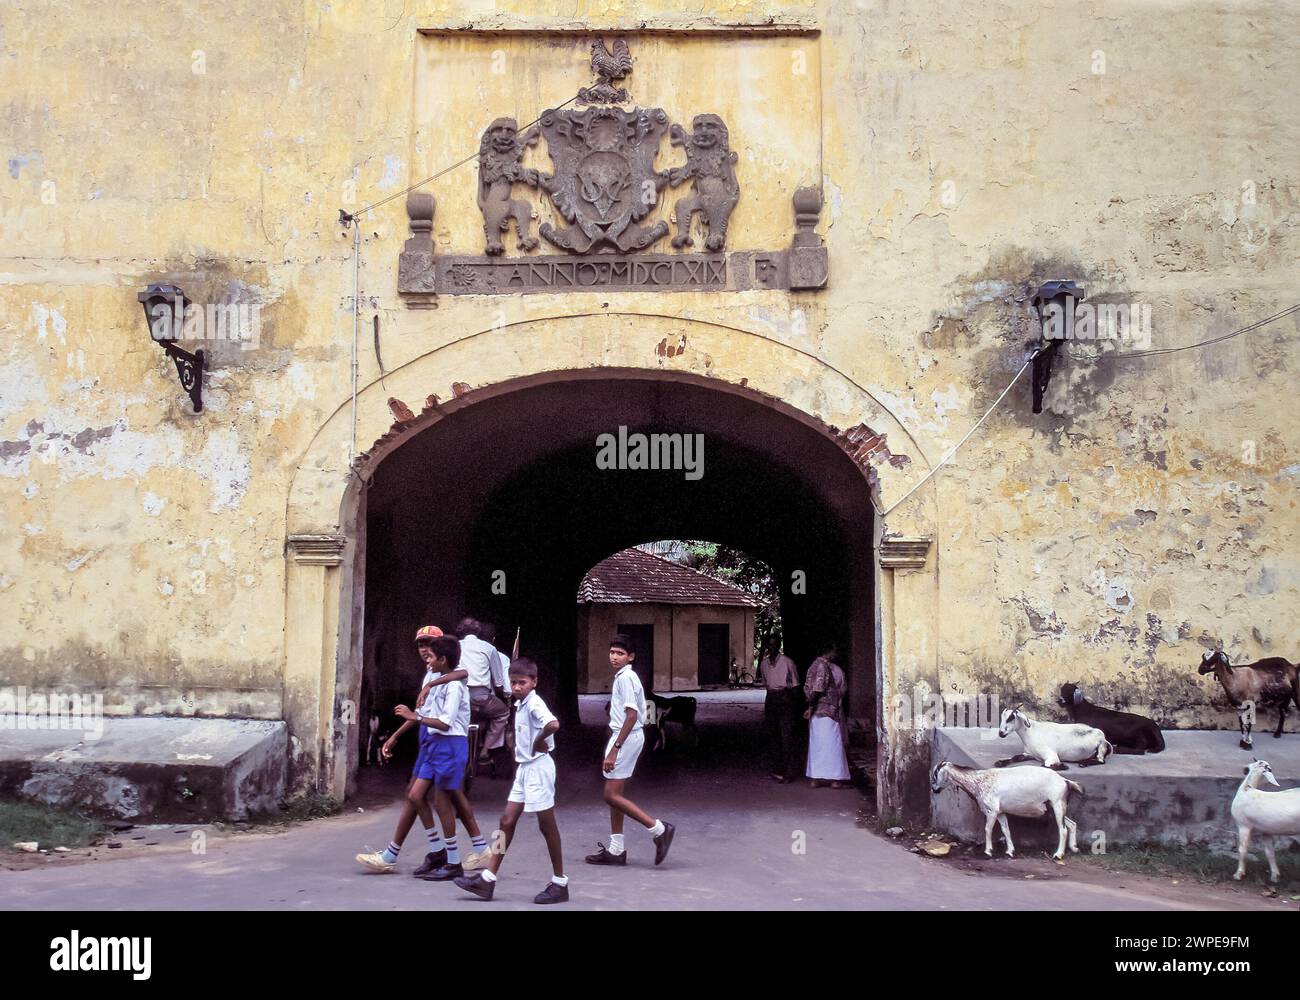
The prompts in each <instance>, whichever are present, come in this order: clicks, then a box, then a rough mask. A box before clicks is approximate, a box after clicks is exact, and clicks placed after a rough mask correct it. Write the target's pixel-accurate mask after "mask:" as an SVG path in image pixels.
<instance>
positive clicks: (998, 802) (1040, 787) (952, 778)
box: [930, 760, 1083, 861]
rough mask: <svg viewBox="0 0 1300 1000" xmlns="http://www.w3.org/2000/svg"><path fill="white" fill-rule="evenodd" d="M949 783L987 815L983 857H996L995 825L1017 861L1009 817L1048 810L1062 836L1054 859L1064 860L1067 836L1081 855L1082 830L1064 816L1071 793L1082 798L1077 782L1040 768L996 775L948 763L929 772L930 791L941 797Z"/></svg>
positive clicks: (1038, 813)
mask: <svg viewBox="0 0 1300 1000" xmlns="http://www.w3.org/2000/svg"><path fill="white" fill-rule="evenodd" d="M949 782H951V783H952V784H954V785H956V786H957V787H958V788H960V789H961V790H962V791H964V792H966V794H968V795H969V796H970V797H971V798H973V799H974V800H975V804H976V805H978V806H979V807H980V810H981V811H982V812H983V813H984V853H985V854H986V855H987V856H988V857H990V858H991V857H993V824H994V823H1000V824H1001V826H1002V838H1003V839H1004V840H1005V841H1006V842H1007V857H1009V858H1014V857H1015V856H1016V849H1015V845H1014V844H1012V843H1011V827H1010V826H1009V825H1008V824H1007V817H1008V816H1029V817H1038V816H1042V815H1044V814H1046V812H1047V810H1048V809H1049V808H1050V809H1051V810H1052V815H1053V816H1055V817H1056V830H1057V833H1059V834H1060V841H1059V842H1058V843H1057V845H1056V853H1055V854H1053V855H1052V857H1053V858H1055V859H1056V860H1057V861H1060V860H1061V859H1062V858H1064V857H1065V840H1066V834H1067V832H1068V834H1069V839H1070V850H1072V851H1074V852H1075V853H1076V854H1077V853H1078V851H1079V837H1078V830H1079V828H1078V826H1077V825H1076V824H1075V822H1074V820H1072V819H1070V817H1069V816H1067V815H1065V809H1066V806H1067V805H1068V804H1069V801H1070V792H1072V791H1073V792H1078V793H1079V794H1080V795H1082V794H1083V786H1082V785H1080V784H1079V783H1078V782H1077V781H1069V780H1067V779H1066V778H1062V777H1061V776H1060V775H1059V774H1057V773H1056V772H1055V771H1049V770H1046V769H1044V768H1041V767H1015V768H1012V769H1010V770H1008V771H995V770H992V769H991V768H985V769H983V770H977V769H975V768H973V767H960V766H959V765H957V764H953V763H950V762H949V761H946V760H945V761H943V762H941V763H939V764H938V765H936V766H935V768H934V770H932V771H931V772H930V788H931V790H932V791H934V792H935V793H936V794H938V792H939V790H940V789H941V788H943V787H944V786H945V785H946V784H948V783H949Z"/></svg>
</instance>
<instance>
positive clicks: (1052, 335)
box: [1030, 281, 1083, 413]
mask: <svg viewBox="0 0 1300 1000" xmlns="http://www.w3.org/2000/svg"><path fill="white" fill-rule="evenodd" d="M1082 300H1083V289H1082V288H1080V287H1079V286H1078V285H1076V284H1075V283H1074V282H1073V281H1048V282H1045V283H1044V284H1043V285H1042V287H1040V288H1039V289H1038V292H1037V294H1035V295H1034V312H1035V313H1036V314H1037V315H1038V324H1039V331H1040V332H1039V339H1038V340H1037V341H1035V342H1034V343H1032V344H1031V345H1030V346H1031V347H1034V348H1035V349H1036V350H1037V352H1038V353H1037V354H1035V355H1034V412H1035V413H1042V412H1043V394H1044V393H1046V392H1047V383H1048V382H1050V381H1051V379H1052V361H1053V359H1054V358H1055V357H1056V352H1057V350H1059V349H1060V346H1061V344H1062V343H1063V342H1064V341H1065V340H1066V339H1068V338H1069V337H1070V335H1071V333H1072V331H1073V329H1074V309H1075V306H1076V305H1077V304H1078V303H1079V302H1081V301H1082Z"/></svg>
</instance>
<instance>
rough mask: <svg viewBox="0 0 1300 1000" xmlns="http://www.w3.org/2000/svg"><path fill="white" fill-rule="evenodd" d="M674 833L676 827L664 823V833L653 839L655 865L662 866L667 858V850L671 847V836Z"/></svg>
mask: <svg viewBox="0 0 1300 1000" xmlns="http://www.w3.org/2000/svg"><path fill="white" fill-rule="evenodd" d="M676 832H677V827H675V826H673V825H672V824H671V823H665V824H664V832H663V833H661V834H659V836H657V837H655V864H657V865H661V864H663V861H664V858H666V857H668V848H670V847H672V846H673V834H674V833H676Z"/></svg>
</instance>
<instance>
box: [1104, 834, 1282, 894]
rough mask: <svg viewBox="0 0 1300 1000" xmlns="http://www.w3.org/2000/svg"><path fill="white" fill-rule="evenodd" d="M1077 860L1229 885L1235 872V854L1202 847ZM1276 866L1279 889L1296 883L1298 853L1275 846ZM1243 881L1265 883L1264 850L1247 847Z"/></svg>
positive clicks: (1139, 849) (1130, 848)
mask: <svg viewBox="0 0 1300 1000" xmlns="http://www.w3.org/2000/svg"><path fill="white" fill-rule="evenodd" d="M1078 857H1079V858H1081V859H1083V860H1086V861H1089V862H1092V863H1094V864H1099V865H1101V866H1103V867H1105V868H1112V869H1116V870H1118V871H1126V872H1134V873H1136V874H1141V875H1157V876H1171V875H1183V876H1191V877H1193V878H1195V879H1197V880H1199V881H1202V882H1228V883H1230V882H1232V873H1233V872H1235V871H1236V870H1237V856H1236V852H1235V851H1234V852H1232V853H1230V854H1229V853H1224V852H1220V851H1211V850H1209V849H1208V848H1205V847H1179V846H1171V845H1167V844H1132V845H1125V846H1124V847H1119V848H1113V849H1111V850H1109V851H1107V852H1106V853H1105V854H1086V853H1083V852H1081V853H1080V854H1079V855H1078ZM1277 866H1278V868H1279V869H1280V871H1281V874H1282V879H1281V882H1280V883H1279V886H1280V887H1287V886H1295V885H1298V884H1300V851H1296V850H1287V849H1286V848H1284V847H1281V846H1279V848H1278V851H1277ZM1246 881H1247V882H1249V883H1258V884H1262V885H1267V884H1268V861H1267V860H1265V858H1264V851H1263V849H1262V848H1260V847H1259V846H1258V845H1256V844H1252V845H1251V852H1250V857H1248V858H1247V859H1246Z"/></svg>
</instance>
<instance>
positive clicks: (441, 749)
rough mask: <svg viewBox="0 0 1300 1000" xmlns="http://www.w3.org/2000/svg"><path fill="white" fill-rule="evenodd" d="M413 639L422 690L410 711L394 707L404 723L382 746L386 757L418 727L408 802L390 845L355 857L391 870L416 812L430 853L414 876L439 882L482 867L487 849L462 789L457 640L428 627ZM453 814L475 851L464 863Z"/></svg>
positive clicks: (464, 725) (465, 726)
mask: <svg viewBox="0 0 1300 1000" xmlns="http://www.w3.org/2000/svg"><path fill="white" fill-rule="evenodd" d="M434 633H436V634H434ZM417 643H418V646H419V648H420V654H421V656H422V657H423V658H424V659H425V662H426V664H427V666H428V673H426V674H425V684H424V688H423V689H422V690H421V692H420V697H419V699H418V700H417V702H416V708H415V710H414V711H413V710H411V709H410V708H408V707H407V706H405V705H398V706H397V708H396V709H395V712H396V714H397V715H399V716H400V717H401V718H402V719H404V720H405V722H404V723H403V725H402V728H401V729H399V730H398V732H397V733H395V734H394V735H393V737H392V738H391V739H390V741H389V743H386V744H385V746H384V753H385V756H391V755H392V751H391V746H390V743H391V742H392V740H395V739H396V738H397V736H399V735H400V734H401V733H402V732H404V731H405V730H406V729H408V728H410V727H411V726H418V727H419V732H420V749H419V755H418V756H417V758H416V761H415V768H414V769H413V771H412V773H411V785H410V787H409V789H408V791H407V801H406V803H405V804H404V805H403V809H402V814H401V816H400V817H399V818H398V823H397V831H396V833H395V834H394V837H393V841H392V843H390V844H389V845H388V847H387V848H386V849H385V850H384V851H382V852H380V853H378V854H358V855H357V861H358V862H360V863H361V864H362V865H364V866H365V867H367V868H369V869H371V870H372V871H378V872H391V871H393V870H394V865H395V863H396V861H397V856H398V852H399V851H400V850H401V845H402V841H403V840H404V839H405V837H406V834H407V833H408V832H409V831H410V828H411V825H412V824H413V823H414V819H415V815H416V813H417V812H419V814H420V815H421V818H422V819H424V822H425V827H426V830H428V831H429V844H430V853H429V855H428V856H427V857H426V858H425V861H424V864H423V865H421V866H420V867H419V868H418V869H416V871H415V876H416V877H417V878H423V879H425V880H426V881H433V882H443V881H447V880H449V879H452V878H455V877H456V876H457V875H460V874H461V873H462V872H463V871H464V869H465V867H470V868H473V867H478V866H480V865H482V864H483V863H485V862H486V861H487V859H488V857H489V856H490V852H489V850H488V845H487V841H486V840H485V839H484V838H483V835H482V832H481V831H480V830H479V827H478V823H477V822H476V820H475V817H474V810H473V807H472V806H470V804H469V799H467V798H466V797H465V794H464V792H463V791H461V785H462V783H463V781H464V774H465V766H466V763H467V762H468V759H469V749H468V738H467V734H468V732H469V696H468V692H467V689H466V687H465V671H464V670H459V669H457V667H458V664H459V662H460V643H459V642H458V641H457V640H456V639H454V638H452V637H451V636H444V635H442V634H441V630H439V629H436V628H432V627H427V628H424V629H421V630H420V633H419V634H418V636H417ZM458 767H459V769H457V768H458ZM430 789H432V790H433V793H434V811H436V812H437V814H438V819H439V821H440V823H441V825H442V830H443V833H444V834H447V836H446V838H445V840H441V839H439V840H438V842H437V843H436V844H435V837H436V836H437V829H436V827H434V825H433V822H432V814H430V815H429V816H428V817H427V818H426V817H425V815H424V814H425V813H428V812H429V808H428V805H427V803H426V797H427V795H428V793H429V790H430ZM457 815H459V816H460V818H461V822H462V823H463V824H464V825H465V828H466V829H467V830H468V831H469V834H470V837H471V838H472V840H473V844H474V852H472V853H470V854H469V856H468V857H467V858H466V859H465V862H464V865H462V862H461V857H460V849H459V844H458V843H457V840H456V836H455V834H456V825H455V823H456V816H457Z"/></svg>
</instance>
